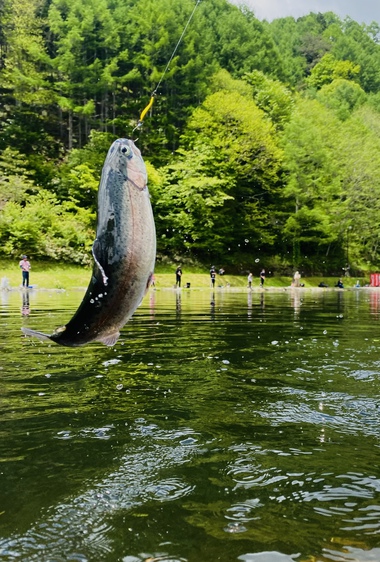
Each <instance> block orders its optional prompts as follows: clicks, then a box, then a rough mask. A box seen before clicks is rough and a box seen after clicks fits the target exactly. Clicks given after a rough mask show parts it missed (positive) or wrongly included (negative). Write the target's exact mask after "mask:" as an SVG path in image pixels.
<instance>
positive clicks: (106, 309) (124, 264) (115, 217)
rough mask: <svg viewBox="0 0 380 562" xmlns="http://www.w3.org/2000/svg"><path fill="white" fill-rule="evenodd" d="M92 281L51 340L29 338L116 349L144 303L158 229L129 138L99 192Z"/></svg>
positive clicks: (118, 146)
mask: <svg viewBox="0 0 380 562" xmlns="http://www.w3.org/2000/svg"><path fill="white" fill-rule="evenodd" d="M92 255H93V260H94V263H93V269H92V275H91V280H90V283H89V286H88V288H87V291H86V293H85V295H84V297H83V300H82V302H81V304H80V305H79V308H78V310H77V311H76V312H75V314H74V316H73V317H72V319H71V320H70V321H69V322H68V323H67V324H66V325H64V326H61V327H59V328H56V329H55V330H54V332H53V333H52V334H50V335H48V334H45V333H43V332H38V331H35V330H31V329H29V328H26V327H23V328H22V331H23V333H24V334H25V335H26V336H36V337H38V338H40V339H43V340H46V339H49V340H52V341H53V342H55V343H57V344H59V345H63V346H66V347H78V346H82V345H86V344H88V343H91V342H101V343H103V344H105V345H107V346H113V345H115V343H116V342H117V340H118V338H119V336H120V330H121V328H122V327H123V326H124V325H125V324H126V323H127V322H128V320H129V319H130V318H131V317H132V315H133V314H134V312H135V311H136V309H137V308H138V306H139V305H140V304H141V301H142V299H143V298H144V296H145V294H146V292H147V290H148V288H149V286H150V284H151V281H152V278H153V273H154V265H155V260H156V229H155V222H154V216H153V210H152V205H151V201H150V195H149V190H148V186H147V171H146V166H145V163H144V160H143V158H142V156H141V152H140V150H139V149H138V148H137V147H136V145H135V144H134V142H133V141H132V140H130V139H126V138H121V139H118V140H116V141H115V142H113V144H112V145H111V147H110V149H109V151H108V154H107V156H106V159H105V162H104V166H103V170H102V175H101V179H100V182H99V189H98V210H97V228H96V239H95V241H94V243H93V246H92Z"/></svg>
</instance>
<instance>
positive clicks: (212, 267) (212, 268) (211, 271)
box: [210, 265, 216, 288]
mask: <svg viewBox="0 0 380 562" xmlns="http://www.w3.org/2000/svg"><path fill="white" fill-rule="evenodd" d="M210 279H211V286H212V287H213V288H214V287H215V279H216V269H215V267H214V266H213V265H212V266H211V269H210Z"/></svg>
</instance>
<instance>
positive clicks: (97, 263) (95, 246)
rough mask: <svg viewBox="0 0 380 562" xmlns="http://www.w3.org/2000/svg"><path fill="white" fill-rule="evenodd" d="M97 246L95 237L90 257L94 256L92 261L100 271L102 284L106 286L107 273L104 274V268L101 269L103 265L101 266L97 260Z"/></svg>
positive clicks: (97, 242)
mask: <svg viewBox="0 0 380 562" xmlns="http://www.w3.org/2000/svg"><path fill="white" fill-rule="evenodd" d="M99 247H100V244H99V240H98V239H97V238H96V240H95V242H94V243H93V245H92V257H93V258H94V261H95V263H96V265H97V266H98V269H99V271H100V273H101V276H102V279H103V284H104V285H105V286H107V284H108V277H107V275H106V274H105V271H104V269H103V267H102V265H101V263H100V261H99V260H98V257H97V255H96V254H97V253H99Z"/></svg>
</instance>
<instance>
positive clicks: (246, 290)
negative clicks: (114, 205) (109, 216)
mask: <svg viewBox="0 0 380 562" xmlns="http://www.w3.org/2000/svg"><path fill="white" fill-rule="evenodd" d="M86 290H87V287H70V288H68V289H65V288H60V289H58V288H53V287H51V288H48V287H38V286H30V287H26V288H25V287H0V291H1V292H5V293H7V292H8V293H14V292H17V291H18V292H23V291H36V292H50V293H65V292H68V291H78V292H79V291H80V292H85V291H86ZM363 290H364V291H380V286H379V287H371V286H366V287H344V288H339V287H291V286H288V287H251V288H249V287H221V286H219V287H204V286H194V287H168V286H164V287H157V286H154V287H150V288H149V289H148V290H147V293H148V292H150V291H172V292H182V291H185V292H191V291H213V292H215V291H218V292H228V293H259V294H260V293H284V292H290V291H292V292H302V293H305V292H314V291H316V292H318V293H320V292H326V291H328V292H331V291H335V292H344V291H363Z"/></svg>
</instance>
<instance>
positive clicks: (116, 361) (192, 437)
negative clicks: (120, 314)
mask: <svg viewBox="0 0 380 562" xmlns="http://www.w3.org/2000/svg"><path fill="white" fill-rule="evenodd" d="M81 298H82V294H81V293H79V292H68V293H65V292H63V293H53V292H52V293H50V292H43V291H33V290H31V291H29V292H28V294H26V293H25V292H22V291H14V292H4V291H2V292H0V323H1V326H0V406H1V407H0V560H1V561H7V562H8V561H16V560H17V561H23V562H28V561H39V562H61V561H62V562H63V561H78V562H79V561H80V562H85V561H89V562H101V561H105V562H119V561H120V562H143V561H150V562H155V561H171V562H175V561H185V562H208V561H212V562H213V561H217V560H220V561H223V562H232V561H240V560H242V561H245V562H291V561H292V560H296V561H298V562H316V561H321V562H325V561H344V562H352V561H360V562H363V561H366V562H367V561H372V560H376V561H379V560H380V501H379V500H380V469H379V453H380V449H379V443H380V417H379V414H380V409H379V404H380V325H379V321H380V292H379V291H378V290H376V289H373V290H372V289H368V290H367V289H360V290H356V291H346V290H344V291H326V292H323V290H319V291H317V290H316V291H303V290H299V291H297V290H287V291H283V292H276V293H271V292H267V291H263V292H262V293H258V292H254V293H250V292H246V291H241V292H233V291H231V292H228V290H223V289H222V290H219V289H218V290H217V291H215V293H212V292H210V291H204V290H203V291H196V290H186V289H182V291H176V290H166V291H165V290H162V291H151V292H150V293H149V294H148V295H147V296H146V298H145V299H144V301H143V303H142V305H141V307H140V308H139V309H138V311H137V312H136V314H135V316H134V318H133V319H132V320H131V321H130V322H129V323H128V324H127V326H126V327H125V328H124V329H123V331H122V336H121V338H120V340H119V342H118V343H117V344H116V346H115V347H114V348H108V347H105V346H103V345H101V344H91V345H89V346H86V347H83V348H76V349H68V348H64V347H60V346H58V345H56V344H53V343H51V344H49V343H45V342H43V343H42V342H40V341H38V340H33V339H29V338H25V337H24V336H23V335H22V333H21V330H20V328H21V326H23V325H24V326H28V327H30V328H33V329H37V330H41V331H45V332H52V331H53V329H54V328H56V327H57V326H59V325H62V324H64V323H66V322H67V321H68V320H69V319H70V317H71V316H72V314H73V313H74V311H75V310H76V307H77V306H78V304H79V302H80V300H81Z"/></svg>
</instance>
